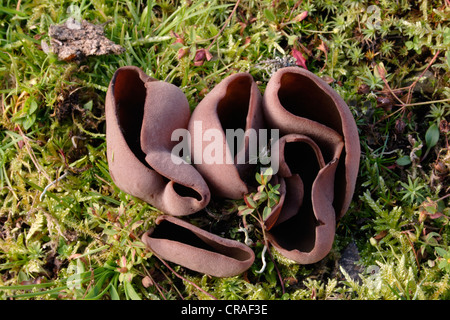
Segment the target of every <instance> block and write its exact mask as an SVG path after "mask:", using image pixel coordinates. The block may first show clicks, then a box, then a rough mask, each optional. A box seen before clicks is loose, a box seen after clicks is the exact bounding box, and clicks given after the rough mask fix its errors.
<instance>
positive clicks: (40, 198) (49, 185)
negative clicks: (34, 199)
mask: <svg viewBox="0 0 450 320" xmlns="http://www.w3.org/2000/svg"><path fill="white" fill-rule="evenodd" d="M67 174H68V172H67V171H66V172H64V174H63V175H62V176H60V177H59V178H57V179H56V180H53V181H52V182H50V183H49V184H48V185H47V186H46V187H45V188H44V191H42V193H41V196H40V197H39V200H40V201H42V199H43V198H44V195H45V193H46V192H47V190H48V188H50V187H51V186H52V185H54V184H55V183H57V182H58V181H60V180H62V179H64V178H65V177H66V176H67Z"/></svg>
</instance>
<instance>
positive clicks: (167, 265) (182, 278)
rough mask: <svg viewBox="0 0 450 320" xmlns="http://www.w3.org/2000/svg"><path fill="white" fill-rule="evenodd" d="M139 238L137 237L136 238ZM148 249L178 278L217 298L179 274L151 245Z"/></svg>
mask: <svg viewBox="0 0 450 320" xmlns="http://www.w3.org/2000/svg"><path fill="white" fill-rule="evenodd" d="M136 239H137V238H136ZM147 249H148V250H149V251H150V252H151V253H152V254H153V255H154V256H155V257H157V258H158V259H159V261H161V262H162V263H163V264H164V265H165V266H166V267H167V269H169V270H170V271H171V272H172V273H173V274H174V275H175V276H176V277H177V278H180V279H181V280H183V281H186V282H188V283H189V284H191V285H193V286H194V287H195V288H196V289H197V290H199V291H201V292H203V293H204V294H206V295H207V296H208V297H210V298H211V299H214V300H217V298H216V297H214V296H213V295H212V294H210V293H209V292H206V291H205V290H203V289H202V288H200V287H199V286H198V285H197V284H195V283H194V282H192V281H190V280H188V279H186V278H184V277H183V276H182V275H180V274H178V273H177V272H176V271H175V270H173V269H172V268H171V267H170V266H169V264H168V263H167V262H166V261H165V260H164V259H163V258H161V257H160V256H159V255H157V254H156V253H155V252H154V251H153V250H151V249H150V248H149V247H147Z"/></svg>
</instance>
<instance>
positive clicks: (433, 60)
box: [377, 50, 450, 121]
mask: <svg viewBox="0 0 450 320" xmlns="http://www.w3.org/2000/svg"><path fill="white" fill-rule="evenodd" d="M440 53H441V51H440V50H438V51H437V52H436V54H435V55H434V56H433V58H432V59H431V61H430V62H429V63H428V65H427V67H426V68H425V69H424V70H423V71H422V73H421V74H420V76H419V77H418V78H417V79H416V80H415V81H414V82H413V83H412V84H411V85H409V86H407V87H404V88H398V89H392V88H391V86H390V85H389V83H388V81H387V80H386V77H385V76H384V75H383V72H379V74H380V77H381V79H382V80H383V82H384V84H385V86H386V88H387V90H388V91H389V92H390V93H391V95H392V96H393V97H394V98H395V99H396V100H397V101H398V102H399V103H400V104H399V106H401V108H400V109H398V110H396V111H394V112H392V113H391V114H389V115H387V116H385V117H383V118H382V119H380V121H382V120H385V119H387V118H389V117H391V116H392V115H394V114H396V113H397V112H403V111H404V110H405V108H406V107H410V106H419V105H426V104H431V103H438V102H446V101H450V99H442V100H433V101H425V102H417V103H411V98H412V91H413V90H414V87H415V86H416V85H417V83H418V82H419V80H420V79H421V78H422V77H423V75H424V74H425V72H427V70H428V69H429V68H430V67H431V65H432V64H433V63H434V62H435V61H436V59H437V57H438V55H439V54H440ZM377 68H378V69H379V67H377ZM379 71H380V69H379ZM406 89H408V95H407V98H406V102H404V101H402V100H401V99H400V98H399V97H398V96H397V94H395V92H394V91H403V90H406Z"/></svg>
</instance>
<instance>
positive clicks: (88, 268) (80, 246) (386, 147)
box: [0, 0, 450, 300]
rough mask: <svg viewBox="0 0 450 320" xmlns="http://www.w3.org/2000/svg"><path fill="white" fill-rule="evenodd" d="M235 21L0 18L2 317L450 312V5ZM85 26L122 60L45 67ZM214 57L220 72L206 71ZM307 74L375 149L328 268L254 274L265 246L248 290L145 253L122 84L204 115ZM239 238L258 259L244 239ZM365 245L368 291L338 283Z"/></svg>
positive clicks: (344, 4)
mask: <svg viewBox="0 0 450 320" xmlns="http://www.w3.org/2000/svg"><path fill="white" fill-rule="evenodd" d="M70 5H72V6H71V7H70V9H69V6H70ZM235 5H236V2H235V1H234V2H233V1H221V0H211V1H169V0H165V1H127V0H123V1H112V0H81V1H70V2H69V1H56V0H51V1H39V0H34V1H31V0H27V1H25V0H24V1H10V0H0V99H1V122H0V126H1V127H0V129H1V131H0V141H1V145H0V299H10V298H15V299H36V298H39V299H72V298H75V299H181V298H184V299H205V298H211V297H216V298H218V299H342V300H350V299H448V298H450V283H449V277H450V247H449V243H448V240H449V235H450V227H449V223H448V222H449V217H450V208H449V199H450V198H449V197H447V196H448V194H450V190H449V184H448V183H449V181H450V179H449V178H450V173H449V172H450V171H449V170H450V150H449V147H448V138H449V130H450V127H449V125H448V123H447V122H446V120H448V117H449V115H450V105H449V102H450V89H449V86H448V83H449V76H450V53H449V51H448V49H449V46H450V26H449V16H450V3H449V2H448V1H432V0H422V1H405V0H380V1H365V0H345V1H339V2H337V1H329V0H318V1H307V0H304V1H282V0H273V1H266V0H264V1H253V0H242V1H239V3H238V6H237V9H236V10H235V11H234V12H233V9H234V7H235ZM305 12H306V13H305ZM71 17H72V18H75V19H85V20H87V21H89V22H91V23H95V24H103V23H105V34H106V36H107V37H108V38H109V39H111V40H113V41H114V42H115V43H117V44H120V45H121V46H123V47H124V48H125V52H124V53H123V54H120V55H107V56H96V57H88V58H87V59H86V60H84V61H81V62H80V63H77V62H70V61H59V60H58V59H57V57H56V56H55V55H54V54H53V53H51V52H48V50H46V44H47V45H49V44H50V40H49V36H48V30H49V26H50V25H53V24H59V23H62V22H64V21H66V20H67V19H68V18H71ZM201 49H203V50H206V51H203V53H205V52H209V53H211V55H212V58H211V59H199V56H198V55H197V58H196V53H198V52H199V50H201ZM200 52H202V51H200ZM205 57H208V56H207V55H206V56H205ZM294 57H295V58H297V60H296V59H295V58H294ZM302 61H303V63H304V67H307V68H308V69H309V70H310V71H312V72H314V73H316V74H318V75H319V76H321V77H323V78H324V79H326V80H327V81H328V82H329V83H330V85H331V86H332V87H333V88H334V89H335V90H336V91H338V92H339V94H340V95H341V96H342V97H343V98H344V100H345V101H346V102H347V103H348V105H349V106H350V108H351V111H352V113H353V115H354V117H355V119H356V122H357V125H358V129H359V133H360V138H361V148H362V157H361V165H360V174H359V177H358V183H357V188H356V191H355V194H354V199H353V202H352V205H351V207H350V209H349V211H348V212H347V214H346V216H345V217H344V218H343V219H342V220H341V221H340V222H339V224H338V226H337V235H336V240H335V243H334V247H333V250H332V251H331V252H330V254H329V255H328V256H327V258H325V259H324V260H323V261H321V262H319V263H317V264H314V265H308V266H299V265H294V264H291V263H290V262H289V261H286V260H285V259H283V257H280V256H279V255H278V254H277V253H276V252H273V251H272V252H271V256H272V258H273V259H269V255H266V260H267V266H266V268H265V270H264V272H263V273H257V272H256V271H258V270H260V269H261V266H262V261H261V253H262V249H263V245H262V244H261V238H260V234H258V233H256V232H255V233H252V234H250V237H251V238H252V240H253V241H254V242H255V246H254V249H255V252H256V254H257V257H258V258H257V259H256V261H255V264H254V266H253V267H252V268H251V269H250V270H249V271H248V272H247V273H245V274H243V275H241V276H237V277H233V278H227V279H216V278H211V277H208V276H202V275H199V274H198V273H195V272H191V271H189V270H186V269H184V268H182V267H179V266H175V265H172V264H167V263H165V262H163V261H160V260H158V259H157V258H156V257H154V256H152V255H151V254H150V253H149V252H148V251H146V250H145V248H144V246H143V245H142V243H141V242H140V241H139V235H140V234H142V232H144V231H146V230H147V229H148V228H150V227H151V226H152V225H153V222H154V219H155V218H156V217H157V215H158V214H160V213H159V212H157V211H156V210H155V209H154V208H152V207H151V206H150V205H148V204H146V203H143V202H142V201H139V200H137V199H134V198H133V197H131V196H129V195H127V194H125V193H123V192H121V191H120V190H118V189H117V187H115V185H114V184H113V183H112V180H111V178H110V176H109V173H108V165H107V161H106V155H105V150H106V145H105V118H104V101H105V94H106V90H107V86H108V84H109V81H110V79H111V77H112V75H113V73H114V71H115V70H116V69H117V68H118V67H121V66H124V65H135V66H138V67H140V68H142V69H143V70H144V71H145V72H146V73H147V74H149V75H150V76H152V77H155V78H157V79H161V80H165V81H168V82H171V83H174V84H176V85H177V86H179V87H180V88H181V89H182V90H183V92H184V93H185V94H186V97H187V98H188V101H189V103H190V106H191V107H192V108H194V107H195V105H196V104H198V102H199V101H200V100H201V99H202V98H203V97H204V95H205V94H206V93H207V92H208V91H209V90H210V89H211V88H212V87H213V86H214V85H215V84H217V83H218V82H219V81H220V80H221V79H223V78H224V77H226V76H227V75H229V74H232V73H235V72H239V71H248V72H250V73H251V74H252V75H253V76H254V77H255V79H256V80H257V81H258V85H259V86H260V88H261V90H262V91H263V90H264V87H265V85H266V84H267V80H268V78H269V77H270V73H271V72H272V70H273V69H274V68H276V67H277V66H279V65H288V64H296V63H298V64H300V63H301V62H302ZM52 182H56V183H54V184H51V183H52ZM224 208H225V204H223V207H221V206H218V210H222V209H224ZM192 219H196V220H195V222H196V223H199V224H201V223H204V222H205V221H204V219H205V218H204V217H197V216H194V217H192ZM208 222H209V223H213V226H214V227H217V228H218V229H221V228H222V227H221V225H220V223H224V222H223V221H222V222H220V223H219V222H216V220H215V219H214V218H213V217H208ZM225 223H229V225H228V227H230V226H231V228H227V229H226V230H228V232H229V234H228V235H227V236H229V237H231V238H235V239H238V240H241V241H243V239H244V234H243V233H242V232H238V230H237V229H238V228H237V227H238V225H237V223H236V222H233V221H231V222H225ZM353 244H354V245H356V248H357V249H358V253H359V260H358V261H357V265H358V267H359V270H360V271H361V275H360V277H351V276H350V275H349V274H348V273H347V272H346V271H345V270H343V269H342V268H340V267H339V266H340V264H341V263H340V261H341V260H340V258H341V256H342V255H343V254H344V253H345V252H346V251H345V250H346V248H348V246H349V245H353Z"/></svg>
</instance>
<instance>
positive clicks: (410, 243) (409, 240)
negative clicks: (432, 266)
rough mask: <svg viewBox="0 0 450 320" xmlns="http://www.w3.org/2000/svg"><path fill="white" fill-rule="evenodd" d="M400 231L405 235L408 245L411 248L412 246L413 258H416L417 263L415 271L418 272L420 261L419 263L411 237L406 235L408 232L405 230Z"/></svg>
mask: <svg viewBox="0 0 450 320" xmlns="http://www.w3.org/2000/svg"><path fill="white" fill-rule="evenodd" d="M401 233H402V234H405V235H406V239H407V240H408V242H409V245H410V246H411V248H412V251H413V253H414V258H415V259H416V263H417V272H420V263H419V259H418V258H417V252H416V249H414V244H413V243H412V241H411V239H409V236H408V234H407V233H406V231H402V232H401Z"/></svg>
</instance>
